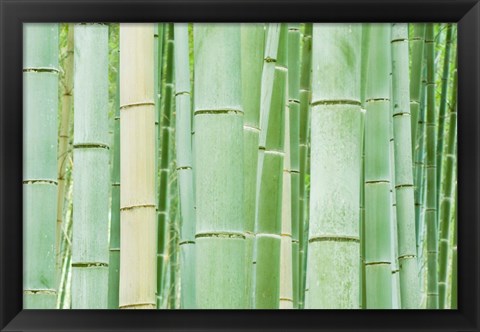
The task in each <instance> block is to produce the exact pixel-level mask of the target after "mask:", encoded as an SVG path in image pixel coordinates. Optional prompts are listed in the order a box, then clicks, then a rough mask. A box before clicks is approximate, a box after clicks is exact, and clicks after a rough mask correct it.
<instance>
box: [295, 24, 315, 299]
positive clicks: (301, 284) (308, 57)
mask: <svg viewBox="0 0 480 332" xmlns="http://www.w3.org/2000/svg"><path fill="white" fill-rule="evenodd" d="M301 61H302V64H301V68H300V93H299V96H300V133H299V158H300V161H299V162H300V165H299V166H300V167H299V171H300V175H299V193H298V196H299V199H298V204H299V211H298V247H299V248H298V261H299V267H298V279H299V280H298V308H303V306H304V301H305V281H306V265H307V264H306V262H307V260H306V257H307V255H306V251H307V244H308V243H307V242H308V241H306V240H307V238H308V235H307V236H305V234H306V232H305V224H307V223H308V218H306V206H307V205H306V202H307V199H306V197H305V177H306V169H307V152H308V147H307V136H308V128H309V125H308V124H309V118H310V117H309V113H310V112H309V109H310V99H311V93H310V76H311V75H310V73H311V69H312V68H311V67H312V24H311V23H305V27H304V33H303V37H302V60H301Z"/></svg>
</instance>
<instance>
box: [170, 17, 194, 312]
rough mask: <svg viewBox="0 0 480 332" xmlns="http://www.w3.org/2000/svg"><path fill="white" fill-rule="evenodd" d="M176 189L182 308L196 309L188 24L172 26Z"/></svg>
mask: <svg viewBox="0 0 480 332" xmlns="http://www.w3.org/2000/svg"><path fill="white" fill-rule="evenodd" d="M174 29H175V32H174V36H175V50H174V53H175V60H174V62H175V87H176V91H175V99H176V103H175V105H176V117H177V118H176V130H175V133H176V136H175V141H176V147H177V172H178V185H179V187H178V190H179V194H180V202H179V205H180V217H181V228H180V273H181V283H182V285H181V292H182V294H181V296H180V298H181V307H182V308H185V309H193V308H195V202H194V197H193V190H192V189H193V172H192V143H191V132H192V124H191V105H190V104H191V100H190V98H191V94H190V67H189V59H188V55H189V52H188V25H187V24H186V23H176V24H174Z"/></svg>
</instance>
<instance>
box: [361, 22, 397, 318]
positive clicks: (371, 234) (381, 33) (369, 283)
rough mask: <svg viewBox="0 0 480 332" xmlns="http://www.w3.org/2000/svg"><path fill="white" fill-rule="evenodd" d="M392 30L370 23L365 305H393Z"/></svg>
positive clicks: (367, 92) (379, 307)
mask: <svg viewBox="0 0 480 332" xmlns="http://www.w3.org/2000/svg"><path fill="white" fill-rule="evenodd" d="M390 32H391V27H390V25H389V24H372V25H371V26H370V45H369V54H368V71H367V87H366V91H365V105H366V109H367V113H366V116H365V278H366V280H365V282H366V305H367V307H366V308H367V309H389V308H391V307H392V274H391V273H392V271H391V264H392V261H391V260H392V257H391V218H392V216H391V212H392V211H391V209H392V204H391V201H392V197H391V194H390V186H391V184H390V169H391V165H390V66H391V50H390Z"/></svg>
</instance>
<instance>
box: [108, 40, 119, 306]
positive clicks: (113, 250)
mask: <svg viewBox="0 0 480 332" xmlns="http://www.w3.org/2000/svg"><path fill="white" fill-rule="evenodd" d="M119 52H120V49H119V50H118V53H119ZM119 54H120V53H119ZM119 69H120V67H119V63H118V64H117V86H116V95H115V103H114V108H115V119H114V134H113V165H112V174H111V180H112V189H111V193H112V202H111V219H110V257H109V261H108V308H109V309H118V299H119V298H118V296H119V293H118V291H119V283H120V72H119Z"/></svg>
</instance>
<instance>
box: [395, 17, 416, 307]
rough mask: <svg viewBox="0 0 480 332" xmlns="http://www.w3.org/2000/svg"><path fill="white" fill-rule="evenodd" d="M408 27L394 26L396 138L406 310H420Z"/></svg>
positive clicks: (402, 286)
mask: <svg viewBox="0 0 480 332" xmlns="http://www.w3.org/2000/svg"><path fill="white" fill-rule="evenodd" d="M408 66H409V54H408V25H407V24H405V23H403V24H393V25H392V83H393V94H392V102H393V135H394V139H395V140H394V156H395V182H394V183H395V192H396V218H397V230H398V264H399V269H400V272H399V273H400V294H401V308H402V309H418V308H419V304H420V302H419V301H420V300H419V295H420V291H419V281H418V269H417V260H416V253H417V250H416V235H415V209H414V205H415V203H414V192H413V172H412V171H413V169H412V165H413V163H412V148H411V147H412V144H411V138H412V134H411V114H410V92H409V88H410V87H409V85H410V82H409V76H408Z"/></svg>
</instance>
